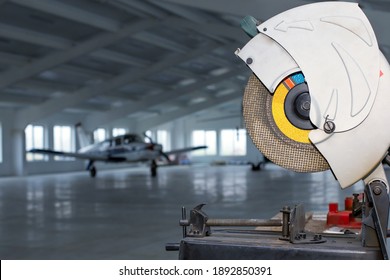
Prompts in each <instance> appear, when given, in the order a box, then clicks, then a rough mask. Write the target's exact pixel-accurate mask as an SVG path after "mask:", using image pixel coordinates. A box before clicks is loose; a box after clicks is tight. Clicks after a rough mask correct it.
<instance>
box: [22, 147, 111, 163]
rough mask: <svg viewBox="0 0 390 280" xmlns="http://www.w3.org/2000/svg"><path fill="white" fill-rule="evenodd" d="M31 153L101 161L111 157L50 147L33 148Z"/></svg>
mask: <svg viewBox="0 0 390 280" xmlns="http://www.w3.org/2000/svg"><path fill="white" fill-rule="evenodd" d="M28 152H29V153H35V154H45V155H53V156H64V157H74V158H79V159H88V160H100V161H109V160H111V158H110V157H106V156H98V155H91V154H84V153H72V152H60V151H54V150H48V149H31V150H29V151H28Z"/></svg>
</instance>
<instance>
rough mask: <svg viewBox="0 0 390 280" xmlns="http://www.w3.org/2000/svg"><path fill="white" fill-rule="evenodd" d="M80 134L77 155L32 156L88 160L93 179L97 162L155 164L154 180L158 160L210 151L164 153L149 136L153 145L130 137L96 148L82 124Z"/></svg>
mask: <svg viewBox="0 0 390 280" xmlns="http://www.w3.org/2000/svg"><path fill="white" fill-rule="evenodd" d="M76 132H77V136H78V138H79V143H80V146H81V148H80V149H79V150H78V151H77V152H63V151H54V150H50V149H31V150H29V151H28V152H29V153H38V154H47V155H54V156H65V157H74V158H77V159H85V160H88V164H87V167H86V170H88V171H89V174H90V175H91V177H95V176H96V173H97V170H96V167H95V162H96V161H102V162H112V163H121V162H147V161H149V162H150V163H151V164H150V172H151V175H152V176H153V177H154V176H156V175H157V167H158V165H157V162H156V161H157V159H159V158H161V157H163V158H165V159H166V160H167V161H168V162H171V160H170V159H169V155H173V154H181V153H185V152H190V151H194V150H198V149H206V148H207V146H197V147H188V148H183V149H178V150H172V151H169V152H163V147H162V145H160V144H157V143H154V142H153V141H152V139H151V138H150V137H148V136H146V135H145V137H146V138H148V139H149V141H150V143H147V142H145V141H144V139H142V137H141V136H140V135H137V134H130V133H129V134H124V135H120V136H116V137H113V138H111V139H107V140H104V141H102V142H99V143H96V144H89V141H88V137H87V134H86V133H85V131H84V130H83V129H82V127H81V124H80V123H78V124H76Z"/></svg>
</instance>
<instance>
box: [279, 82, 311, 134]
mask: <svg viewBox="0 0 390 280" xmlns="http://www.w3.org/2000/svg"><path fill="white" fill-rule="evenodd" d="M310 104H311V100H310V94H309V90H308V87H307V85H306V84H305V83H301V84H299V85H296V86H295V87H293V88H291V89H290V90H289V92H288V93H287V96H286V99H285V101H284V113H285V115H286V117H287V119H288V120H289V121H290V123H291V124H292V125H294V126H295V127H297V128H299V129H305V130H311V129H315V127H314V126H313V124H312V123H311V121H310Z"/></svg>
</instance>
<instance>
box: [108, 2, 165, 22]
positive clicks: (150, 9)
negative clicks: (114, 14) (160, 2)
mask: <svg viewBox="0 0 390 280" xmlns="http://www.w3.org/2000/svg"><path fill="white" fill-rule="evenodd" d="M114 1H116V2H119V3H121V4H123V5H126V6H128V7H131V8H133V9H136V10H139V11H141V12H143V13H145V14H148V15H151V16H153V17H156V18H165V17H167V16H168V14H167V13H165V12H163V11H161V10H160V9H157V8H156V7H154V6H153V5H150V4H149V3H147V2H145V1H144V0H142V1H139V0H114Z"/></svg>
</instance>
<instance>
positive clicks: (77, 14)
mask: <svg viewBox="0 0 390 280" xmlns="http://www.w3.org/2000/svg"><path fill="white" fill-rule="evenodd" d="M10 1H11V2H13V3H15V4H18V5H20V6H24V7H28V8H31V9H35V10H39V11H42V12H46V13H48V14H53V15H56V16H59V17H63V18H66V19H69V20H72V21H76V22H79V23H83V24H86V25H89V26H93V27H96V28H99V29H102V30H106V31H111V32H116V31H118V30H119V29H120V25H121V24H120V23H119V22H117V21H116V20H113V19H110V18H107V17H103V16H100V15H97V14H94V13H91V12H89V11H88V10H85V9H81V8H78V7H75V6H74V5H69V4H66V3H65V2H64V1H54V0H28V1H26V0H10Z"/></svg>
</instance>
